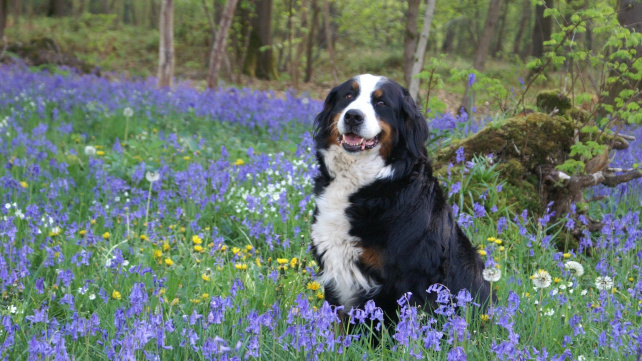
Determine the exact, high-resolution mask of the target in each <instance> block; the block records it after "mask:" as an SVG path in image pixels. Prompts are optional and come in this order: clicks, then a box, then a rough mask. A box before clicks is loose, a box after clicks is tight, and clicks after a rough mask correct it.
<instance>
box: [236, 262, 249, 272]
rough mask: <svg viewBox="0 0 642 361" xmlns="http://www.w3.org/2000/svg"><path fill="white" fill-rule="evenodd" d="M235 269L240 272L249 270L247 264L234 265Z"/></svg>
mask: <svg viewBox="0 0 642 361" xmlns="http://www.w3.org/2000/svg"><path fill="white" fill-rule="evenodd" d="M234 268H236V269H237V270H240V271H245V270H246V269H247V264H245V263H237V264H235V265H234Z"/></svg>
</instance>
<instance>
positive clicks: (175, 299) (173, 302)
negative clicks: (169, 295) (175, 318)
mask: <svg viewBox="0 0 642 361" xmlns="http://www.w3.org/2000/svg"><path fill="white" fill-rule="evenodd" d="M177 304H178V297H176V298H174V299H173V300H172V303H171V305H172V306H176V305H177Z"/></svg>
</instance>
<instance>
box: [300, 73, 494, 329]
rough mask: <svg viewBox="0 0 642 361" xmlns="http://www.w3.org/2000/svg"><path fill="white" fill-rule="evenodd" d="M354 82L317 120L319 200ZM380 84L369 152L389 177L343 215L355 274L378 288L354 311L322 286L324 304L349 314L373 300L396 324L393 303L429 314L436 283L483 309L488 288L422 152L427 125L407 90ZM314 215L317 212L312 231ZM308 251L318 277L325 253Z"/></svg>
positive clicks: (362, 295)
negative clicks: (356, 253)
mask: <svg viewBox="0 0 642 361" xmlns="http://www.w3.org/2000/svg"><path fill="white" fill-rule="evenodd" d="M356 79H357V78H353V79H351V80H348V81H347V82H345V83H344V84H342V85H339V86H337V87H336V88H334V89H332V91H331V92H330V93H329V95H328V96H327V98H326V100H325V104H324V110H323V111H322V112H321V113H320V114H318V116H317V117H316V120H315V134H314V139H315V143H316V152H317V160H318V163H319V174H318V175H317V177H316V178H315V187H314V193H315V195H316V196H317V198H318V197H321V196H323V194H324V192H325V191H326V189H327V188H328V186H329V185H330V184H331V183H332V182H333V181H334V177H332V176H331V175H330V174H331V172H329V170H328V167H327V165H326V159H325V155H324V154H325V152H326V151H328V150H329V149H330V148H331V147H341V146H342V144H343V143H341V142H340V141H337V138H338V137H339V138H340V137H341V134H339V132H338V130H337V122H339V121H340V119H338V118H339V115H340V114H341V113H342V111H343V110H344V109H346V107H348V106H349V105H350V103H351V102H352V101H354V100H355V99H356V98H357V95H360V94H359V91H360V89H359V86H358V85H355V84H354V83H355V82H356V81H357V80H356ZM383 79H384V80H383V81H381V82H380V83H377V91H376V92H372V94H370V95H369V96H370V99H371V104H372V106H373V108H374V109H375V114H376V118H377V120H378V122H379V124H381V125H382V133H381V134H379V136H378V139H379V143H380V144H378V145H377V147H378V148H375V149H372V150H370V151H376V150H377V149H378V151H379V154H380V156H381V157H382V158H383V160H384V162H385V165H386V166H390V169H391V170H393V172H392V175H391V176H390V177H385V178H383V179H376V180H375V181H374V182H372V183H370V184H367V185H365V186H363V187H361V188H359V189H358V190H357V191H356V192H354V193H352V194H350V195H349V197H348V204H349V206H348V207H347V208H345V215H344V216H345V217H347V219H348V220H349V224H350V230H349V234H350V236H352V237H356V238H353V240H354V239H357V241H356V242H354V244H353V246H354V247H357V248H359V249H360V257H359V259H358V260H356V261H355V262H356V263H357V268H358V270H360V271H361V272H362V273H363V275H364V276H366V277H368V278H369V279H371V280H373V281H374V283H376V284H377V286H378V287H377V288H376V289H375V290H374V291H373V290H371V292H369V293H366V292H364V291H363V290H356V298H355V299H354V301H353V302H351V303H352V304H351V305H345V304H343V303H342V301H341V300H340V299H339V297H338V295H339V293H338V290H337V289H336V285H335V284H333V282H326V283H325V284H324V288H325V297H326V300H327V301H328V302H329V303H330V304H332V305H336V306H339V305H344V306H346V308H348V309H346V310H345V311H346V312H347V311H348V310H349V308H350V307H351V306H356V307H363V305H364V304H365V302H366V301H367V300H369V299H373V300H374V301H375V303H376V305H377V306H379V307H381V308H382V309H383V311H384V313H385V314H386V315H387V316H388V317H391V318H395V314H396V311H397V310H398V308H399V306H398V304H397V300H398V299H399V298H401V297H402V295H403V294H404V293H406V292H412V296H411V298H410V303H411V304H416V305H420V306H430V304H431V303H432V302H433V301H434V298H435V295H434V294H433V295H430V294H428V293H427V292H426V289H427V288H428V287H429V286H430V285H432V284H436V283H439V284H443V285H445V286H446V287H448V288H449V289H450V291H451V293H452V294H457V292H458V291H459V290H461V289H464V288H465V289H468V290H469V291H470V293H471V295H472V296H473V297H474V298H475V299H476V301H477V302H479V303H482V304H483V303H486V302H487V301H488V298H489V293H490V285H489V283H488V282H487V281H484V279H483V277H482V270H483V269H484V263H483V261H482V259H481V257H480V255H479V254H478V252H477V249H476V248H475V247H474V246H473V245H472V244H471V242H470V241H469V240H468V238H467V237H466V235H465V234H464V233H463V232H462V230H461V229H460V227H459V226H458V224H457V222H456V220H455V218H454V216H453V213H452V210H451V207H450V206H449V205H448V204H447V202H446V197H445V196H444V194H443V192H442V190H441V188H440V186H439V184H438V181H437V179H436V178H435V177H434V176H433V174H432V168H431V164H430V161H429V158H428V154H427V151H426V146H425V142H426V140H427V139H428V126H427V124H426V120H425V118H424V117H423V116H422V114H421V112H420V110H419V109H418V107H417V106H416V105H415V102H414V101H413V99H412V98H411V97H410V95H409V93H408V90H406V89H405V88H403V87H402V86H400V85H399V84H398V83H396V82H394V81H392V80H389V79H386V78H383ZM349 93H352V95H348V94H349ZM366 95H367V94H366ZM386 125H387V126H386ZM343 151H346V152H348V153H350V152H349V151H348V150H343ZM351 171H352V170H351ZM354 171H355V172H358V171H359V170H358V169H355V170H354ZM319 212H320V210H319V209H318V208H317V209H316V210H315V217H314V221H313V224H314V223H315V222H317V220H318V218H319ZM312 248H313V251H314V253H315V256H316V258H317V260H318V261H319V264H320V266H321V268H322V269H323V268H324V263H326V262H328V259H326V258H325V253H326V252H320V251H319V248H318V247H317V245H316V244H315V240H314V237H313V247H312Z"/></svg>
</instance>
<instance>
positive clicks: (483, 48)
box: [473, 0, 502, 71]
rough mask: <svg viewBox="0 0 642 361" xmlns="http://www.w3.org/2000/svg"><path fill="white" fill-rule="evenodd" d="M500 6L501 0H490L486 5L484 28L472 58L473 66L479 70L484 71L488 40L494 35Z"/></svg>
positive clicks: (488, 45)
mask: <svg viewBox="0 0 642 361" xmlns="http://www.w3.org/2000/svg"><path fill="white" fill-rule="evenodd" d="M501 7H502V0H490V4H489V5H488V16H486V22H485V23H484V30H483V31H482V35H481V38H480V39H479V46H477V50H475V56H474V58H473V68H475V69H476V70H479V71H484V64H485V63H486V58H487V57H488V50H489V49H490V42H491V41H492V39H493V36H494V35H495V29H496V28H497V19H498V18H499V11H500V9H501Z"/></svg>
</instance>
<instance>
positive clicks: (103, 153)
mask: <svg viewBox="0 0 642 361" xmlns="http://www.w3.org/2000/svg"><path fill="white" fill-rule="evenodd" d="M96 155H97V156H101V155H105V151H102V150H99V151H97V152H96Z"/></svg>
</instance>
